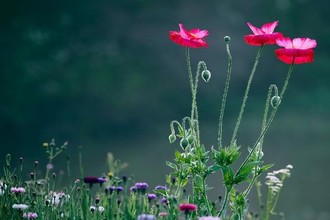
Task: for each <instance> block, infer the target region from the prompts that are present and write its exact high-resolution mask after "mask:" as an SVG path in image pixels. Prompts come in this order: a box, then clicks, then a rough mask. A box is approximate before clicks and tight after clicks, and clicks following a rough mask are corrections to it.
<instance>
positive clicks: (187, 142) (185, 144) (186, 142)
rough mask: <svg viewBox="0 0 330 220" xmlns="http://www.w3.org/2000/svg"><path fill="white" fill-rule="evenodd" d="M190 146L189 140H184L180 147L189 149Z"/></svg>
mask: <svg viewBox="0 0 330 220" xmlns="http://www.w3.org/2000/svg"><path fill="white" fill-rule="evenodd" d="M188 145H189V141H188V139H187V138H182V139H181V141H180V146H181V147H182V149H186V147H188Z"/></svg>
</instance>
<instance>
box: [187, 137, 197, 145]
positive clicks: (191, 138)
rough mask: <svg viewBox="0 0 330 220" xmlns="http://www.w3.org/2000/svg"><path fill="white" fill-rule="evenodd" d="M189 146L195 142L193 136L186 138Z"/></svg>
mask: <svg viewBox="0 0 330 220" xmlns="http://www.w3.org/2000/svg"><path fill="white" fill-rule="evenodd" d="M187 139H188V142H189V144H192V143H194V142H195V136H194V135H189V136H188V137H187Z"/></svg>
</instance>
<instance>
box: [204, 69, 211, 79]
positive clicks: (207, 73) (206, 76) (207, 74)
mask: <svg viewBox="0 0 330 220" xmlns="http://www.w3.org/2000/svg"><path fill="white" fill-rule="evenodd" d="M202 78H203V80H204V81H205V82H208V81H209V80H210V78H211V72H210V71H208V70H203V72H202Z"/></svg>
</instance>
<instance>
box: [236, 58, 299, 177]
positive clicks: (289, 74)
mask: <svg viewBox="0 0 330 220" xmlns="http://www.w3.org/2000/svg"><path fill="white" fill-rule="evenodd" d="M293 67H294V65H293V64H291V65H290V67H289V70H288V73H287V76H286V79H285V81H284V85H283V88H282V91H281V94H280V102H279V103H278V105H277V106H276V107H275V108H274V110H273V111H272V113H271V115H270V117H269V120H268V122H267V124H266V126H265V129H264V130H263V131H262V132H261V134H260V135H259V137H258V138H257V141H256V142H255V144H254V145H253V147H252V149H251V151H250V152H249V154H248V156H247V157H246V158H245V160H244V162H243V163H242V164H241V166H240V167H239V168H238V170H237V172H236V174H235V177H236V176H237V174H238V173H239V172H240V171H241V169H242V168H243V166H244V165H245V164H246V163H247V162H248V160H249V159H250V157H251V155H252V154H253V152H254V150H255V149H256V147H257V146H258V144H259V142H260V140H262V138H263V137H264V135H265V133H266V132H267V130H268V128H269V127H270V125H271V124H272V122H273V120H274V117H275V115H276V113H277V111H278V109H279V106H280V104H281V102H282V99H283V96H284V93H285V91H286V88H287V87H288V84H289V80H290V77H291V73H292V71H293Z"/></svg>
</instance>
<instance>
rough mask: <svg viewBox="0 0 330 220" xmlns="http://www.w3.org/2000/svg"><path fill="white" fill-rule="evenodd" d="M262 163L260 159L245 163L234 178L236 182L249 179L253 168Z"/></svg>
mask: <svg viewBox="0 0 330 220" xmlns="http://www.w3.org/2000/svg"><path fill="white" fill-rule="evenodd" d="M258 164H260V161H251V162H248V163H246V164H244V165H243V167H242V168H241V169H240V170H239V171H238V173H237V174H236V176H235V178H234V183H235V184H238V183H240V182H243V181H247V180H248V177H249V175H250V174H251V173H252V171H253V169H254V168H255V167H256V166H257V165H258Z"/></svg>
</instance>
